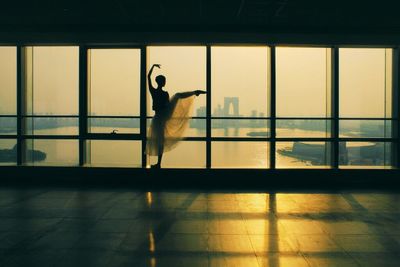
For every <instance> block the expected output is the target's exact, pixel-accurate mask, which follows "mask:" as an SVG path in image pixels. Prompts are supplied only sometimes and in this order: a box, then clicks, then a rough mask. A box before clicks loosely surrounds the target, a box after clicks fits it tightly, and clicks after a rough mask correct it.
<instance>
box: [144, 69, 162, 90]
mask: <svg viewBox="0 0 400 267" xmlns="http://www.w3.org/2000/svg"><path fill="white" fill-rule="evenodd" d="M154 67H157V68H159V69H160V68H161V65H160V64H153V66H151V68H150V71H149V74H147V82H148V84H149V89H150V90H151V89H155V87H154V86H153V84H152V82H151V74H153V69H154Z"/></svg>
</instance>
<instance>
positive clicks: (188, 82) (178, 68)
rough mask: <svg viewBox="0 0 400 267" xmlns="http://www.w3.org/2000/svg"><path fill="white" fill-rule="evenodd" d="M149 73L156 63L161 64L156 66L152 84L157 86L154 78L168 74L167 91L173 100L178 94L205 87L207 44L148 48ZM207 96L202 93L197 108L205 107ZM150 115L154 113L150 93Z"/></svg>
mask: <svg viewBox="0 0 400 267" xmlns="http://www.w3.org/2000/svg"><path fill="white" fill-rule="evenodd" d="M147 58H148V61H147V62H148V65H147V73H148V72H149V70H150V68H151V66H152V65H153V64H161V68H160V69H158V68H154V71H153V74H152V84H153V86H154V87H157V83H156V81H155V78H156V77H157V76H158V75H163V76H165V77H166V84H165V88H164V90H166V91H167V92H168V93H169V97H170V99H171V98H172V96H173V95H174V94H175V93H179V92H186V91H194V90H204V91H205V90H206V47H204V46H150V47H148V48H147ZM205 106H206V96H205V95H200V96H198V97H196V98H195V100H194V104H193V107H194V111H195V112H198V110H205ZM147 114H148V115H149V116H151V115H153V114H154V112H153V110H152V98H151V95H150V93H149V91H148V93H147Z"/></svg>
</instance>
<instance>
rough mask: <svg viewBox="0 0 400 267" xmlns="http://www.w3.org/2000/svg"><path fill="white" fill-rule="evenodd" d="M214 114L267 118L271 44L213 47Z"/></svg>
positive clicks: (212, 84)
mask: <svg viewBox="0 0 400 267" xmlns="http://www.w3.org/2000/svg"><path fill="white" fill-rule="evenodd" d="M211 55H212V58H211V72H212V73H211V75H212V79H211V86H212V116H214V117H230V116H235V117H239V116H244V117H268V116H269V104H268V101H269V100H268V98H269V77H268V72H269V69H268V62H269V48H268V47H212V48H211Z"/></svg>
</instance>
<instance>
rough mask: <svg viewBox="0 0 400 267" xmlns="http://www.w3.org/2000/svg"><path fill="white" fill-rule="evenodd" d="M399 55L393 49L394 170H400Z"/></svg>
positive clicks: (395, 49) (397, 51)
mask: <svg viewBox="0 0 400 267" xmlns="http://www.w3.org/2000/svg"><path fill="white" fill-rule="evenodd" d="M399 60H400V55H399V47H397V48H394V49H393V58H392V64H393V68H392V78H393V79H392V118H393V119H394V120H393V125H392V137H393V138H395V139H396V142H394V144H393V145H392V147H393V151H392V164H393V166H394V167H395V168H400V140H399V135H400V121H399V119H400V108H399V104H400V92H399V89H400V88H399V85H400V84H399V75H400V73H399V71H400V62H399Z"/></svg>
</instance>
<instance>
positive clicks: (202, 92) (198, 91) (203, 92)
mask: <svg viewBox="0 0 400 267" xmlns="http://www.w3.org/2000/svg"><path fill="white" fill-rule="evenodd" d="M194 92H195V95H196V96H199V95H203V94H206V93H207V92H206V91H203V90H196V91H194Z"/></svg>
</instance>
